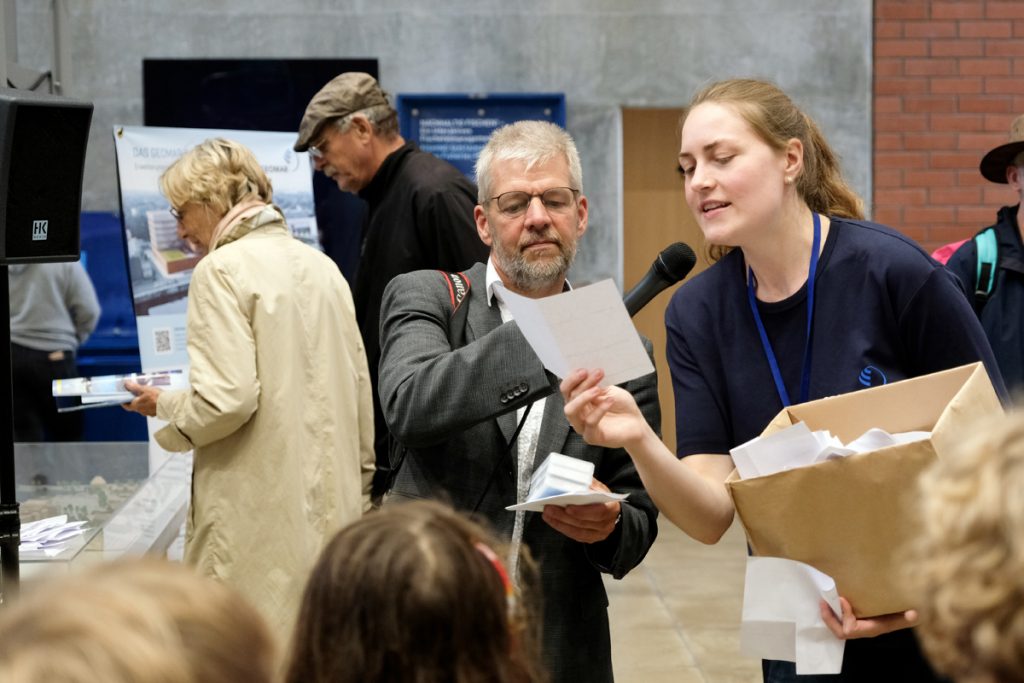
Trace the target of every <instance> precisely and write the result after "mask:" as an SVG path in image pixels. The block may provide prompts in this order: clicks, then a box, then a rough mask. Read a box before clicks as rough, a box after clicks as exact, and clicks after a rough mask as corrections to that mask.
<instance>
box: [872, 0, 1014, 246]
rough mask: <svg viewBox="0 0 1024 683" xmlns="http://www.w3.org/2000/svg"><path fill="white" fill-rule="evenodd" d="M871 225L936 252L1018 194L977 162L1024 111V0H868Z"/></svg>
mask: <svg viewBox="0 0 1024 683" xmlns="http://www.w3.org/2000/svg"><path fill="white" fill-rule="evenodd" d="M874 22H875V38H874V78H875V83H874V143H873V147H874V187H873V195H874V196H873V207H872V208H873V210H872V218H873V219H874V220H876V221H878V222H880V223H885V224H887V225H891V226H893V227H895V228H898V229H899V230H901V231H903V232H904V233H906V234H907V235H909V236H910V237H912V238H914V239H915V240H917V241H918V242H920V243H921V245H922V246H924V247H925V248H926V249H928V250H929V251H930V250H932V249H934V248H935V247H937V246H939V245H942V244H945V243H947V242H952V241H954V240H959V239H963V238H965V237H969V236H970V235H973V234H974V232H976V231H977V230H978V229H980V228H982V227H984V226H986V225H990V224H991V223H992V222H994V219H995V212H996V210H997V209H998V207H1000V206H1002V205H1004V204H1015V203H1016V201H1017V200H1016V195H1015V194H1014V193H1013V191H1012V190H1010V189H1009V188H1008V187H1007V186H1005V185H996V184H995V183H990V182H988V181H986V180H985V179H984V178H982V177H981V173H980V172H979V171H978V164H979V163H980V162H981V157H982V156H984V154H985V153H986V152H987V151H988V150H990V149H991V148H993V147H995V146H996V145H1000V144H1002V143H1004V142H1006V141H1007V138H1008V135H1009V130H1010V122H1011V121H1012V120H1013V119H1014V118H1015V117H1016V116H1017V115H1018V114H1024V1H1022V0H998V1H997V0H874Z"/></svg>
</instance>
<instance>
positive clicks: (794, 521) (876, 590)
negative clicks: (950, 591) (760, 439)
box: [726, 363, 1003, 617]
mask: <svg viewBox="0 0 1024 683" xmlns="http://www.w3.org/2000/svg"><path fill="white" fill-rule="evenodd" d="M1002 410H1003V408H1002V406H1001V404H1000V402H999V399H998V397H997V396H996V393H995V390H994V389H993V388H992V383H991V382H990V381H989V378H988V373H986V371H985V368H984V367H983V366H982V364H981V363H974V364H971V365H965V366H962V367H959V368H953V369H952V370H945V371H943V372H937V373H933V374H931V375H925V376H922V377H915V378H913V379H909V380H904V381H902V382H894V383H892V384H887V385H884V386H880V387H873V388H870V389H864V390H863V391H856V392H853V393H850V394H844V395H842V396H835V397H832V398H825V399H820V400H817V401H810V402H808V403H803V404H800V405H795V406H790V407H789V408H786V409H784V410H783V411H782V412H780V413H779V414H778V415H777V416H776V417H775V419H774V420H772V422H771V424H769V425H768V427H766V428H765V430H764V432H763V434H771V433H773V432H775V431H778V430H779V429H784V428H786V427H789V426H791V425H793V424H796V423H797V422H800V421H803V422H805V423H807V426H808V427H810V429H811V430H817V429H828V430H829V431H831V432H832V433H833V434H835V435H836V436H838V437H839V438H840V439H841V440H842V441H843V442H844V443H846V442H848V441H851V440H853V439H855V438H856V437H858V436H860V435H861V434H862V433H864V432H865V431H867V430H868V429H870V428H871V427H880V428H882V429H885V430H888V431H889V432H906V431H913V430H926V431H931V432H932V435H931V438H929V439H927V440H924V441H918V442H914V443H909V444H903V445H900V446H892V447H889V448H883V449H881V450H877V451H872V452H869V453H859V454H855V455H851V456H848V457H846V458H840V459H836V460H829V461H826V462H822V463H818V464H815V465H811V466H808V467H801V468H796V469H792V470H788V471H785V472H779V473H776V474H772V475H768V476H764V477H756V478H753V479H745V480H741V479H739V476H738V475H737V473H736V472H735V471H734V472H733V473H732V474H731V475H730V476H729V478H728V480H727V481H726V487H727V488H728V490H729V493H730V495H731V496H732V499H733V502H734V503H735V505H736V511H737V512H738V514H739V517H740V521H741V522H742V524H743V527H744V529H745V530H746V533H747V540H748V542H749V543H750V547H751V549H752V550H753V552H754V554H755V555H762V556H767V557H783V558H788V559H792V560H799V561H800V562H804V563H807V564H809V565H811V566H813V567H815V568H817V569H819V570H820V571H823V572H825V573H826V574H828V575H829V576H831V577H832V578H834V579H835V581H836V586H837V588H838V590H839V594H840V595H842V596H844V597H846V598H847V599H849V601H850V604H851V605H852V606H853V609H854V612H855V613H856V614H857V616H859V617H869V616H875V615H879V614H889V613H892V612H900V611H903V610H906V609H911V608H913V607H914V605H913V604H911V600H910V598H909V597H908V595H907V593H908V591H906V590H905V588H904V587H903V586H902V585H901V576H900V562H901V560H902V549H903V547H904V546H905V544H906V542H907V541H908V540H910V539H912V538H913V537H914V536H915V534H916V533H917V526H918V523H917V519H918V517H917V515H918V505H919V495H918V492H917V478H918V475H919V474H920V473H921V472H922V471H923V470H924V469H925V468H927V467H928V466H929V465H930V464H931V463H932V461H933V460H934V458H935V457H942V456H943V454H944V453H946V452H948V451H949V449H950V448H952V447H953V446H954V445H955V444H956V443H957V441H958V440H959V438H960V437H961V435H962V434H963V430H964V429H965V428H966V427H967V426H969V425H970V424H971V423H972V422H973V421H975V420H976V419H977V418H980V417H982V416H987V415H992V414H993V413H995V412H1001V411H1002Z"/></svg>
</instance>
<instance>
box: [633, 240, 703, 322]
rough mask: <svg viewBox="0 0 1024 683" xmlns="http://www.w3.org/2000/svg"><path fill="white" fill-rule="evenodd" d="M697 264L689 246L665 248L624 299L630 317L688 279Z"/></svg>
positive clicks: (680, 245)
mask: <svg viewBox="0 0 1024 683" xmlns="http://www.w3.org/2000/svg"><path fill="white" fill-rule="evenodd" d="M696 264H697V255H696V254H694V253H693V249H691V248H690V247H689V245H687V244H685V243H683V242H676V243H675V244H670V245H668V246H667V247H665V248H664V249H663V250H662V251H661V253H660V254H658V258H656V259H654V263H653V264H651V269H650V270H648V271H647V274H646V275H644V277H643V279H642V280H640V282H638V283H637V284H636V286H635V287H633V289H631V290H629V291H628V292H627V293H626V295H625V296H624V297H622V303H624V304H626V310H627V311H629V317H631V318H632V317H633V316H634V315H636V313H637V311H639V310H640V309H641V308H643V307H644V306H646V305H647V304H648V303H649V302H650V301H651V299H653V298H654V297H655V296H657V295H658V294H660V293H661V292H663V291H665V290H666V289H668V288H669V287H671V286H672V285H674V284H675V283H677V282H679V281H680V280H682V279H683V278H684V277H686V276H687V275H688V274H689V272H690V271H691V270H693V267H694V266H695V265H696Z"/></svg>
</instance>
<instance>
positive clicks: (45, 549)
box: [18, 515, 87, 557]
mask: <svg viewBox="0 0 1024 683" xmlns="http://www.w3.org/2000/svg"><path fill="white" fill-rule="evenodd" d="M85 525H86V522H85V521H84V520H83V521H78V522H69V521H68V516H67V515H57V516H56V517H47V518H46V519H40V520H37V521H35V522H26V523H24V524H22V525H21V539H20V542H19V545H18V552H19V553H21V554H23V555H25V556H27V557H28V556H33V555H36V556H38V555H42V556H45V557H54V556H56V555H59V554H60V553H61V552H63V551H64V550H65V548H66V543H67V541H69V540H71V539H72V538H74V537H76V536H80V535H82V534H83V533H85V532H86V531H87V529H86V527H85Z"/></svg>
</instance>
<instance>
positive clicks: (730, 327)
mask: <svg viewBox="0 0 1024 683" xmlns="http://www.w3.org/2000/svg"><path fill="white" fill-rule="evenodd" d="M758 306H759V309H758V310H759V311H760V315H761V319H762V321H763V322H764V326H765V329H766V330H767V333H768V338H769V340H770V341H771V344H772V348H773V349H774V352H775V356H776V358H777V359H778V363H779V368H780V371H781V374H782V377H783V381H784V382H785V384H786V390H787V392H788V393H789V397H790V400H791V401H792V402H794V403H797V402H799V401H800V398H799V397H800V375H801V369H802V363H803V354H804V344H805V340H806V336H807V335H806V326H807V285H806V283H805V284H804V286H803V287H801V289H800V290H799V291H798V292H796V293H795V294H793V295H792V296H791V297H789V298H787V299H785V300H784V301H779V302H774V303H764V302H758ZM665 325H666V328H667V331H668V343H667V355H668V363H669V368H670V369H671V372H672V385H673V390H674V392H675V403H676V443H677V446H676V448H677V453H678V455H679V456H680V457H682V456H686V455H692V454H695V453H728V452H729V449H730V448H732V447H734V446H737V445H739V444H741V443H743V442H745V441H748V440H749V439H752V438H753V437H755V436H757V435H758V434H760V433H761V431H762V430H763V429H764V428H765V427H766V426H767V425H768V423H769V422H770V421H771V420H772V418H774V417H775V415H776V414H778V412H779V411H780V410H782V408H783V405H782V401H781V399H780V398H779V395H778V392H777V390H776V388H775V383H774V381H773V379H772V375H771V369H770V367H769V365H768V360H767V358H766V356H765V351H764V348H763V347H762V345H761V340H760V337H759V336H758V332H757V327H756V325H755V323H754V317H753V314H752V313H751V311H750V304H749V303H748V300H747V288H746V272H745V266H744V262H743V254H742V253H741V252H740V251H739V250H738V249H736V250H733V251H731V252H730V253H729V254H727V255H726V256H725V257H724V258H723V259H722V260H721V261H719V262H718V263H716V264H715V265H714V266H712V267H711V268H709V269H708V270H706V271H704V272H703V273H701V274H699V275H698V276H696V277H694V278H693V280H691V281H689V282H687V283H686V284H684V285H683V286H682V287H680V288H679V290H678V291H677V292H676V293H675V294H674V295H673V297H672V300H671V302H670V303H669V306H668V309H667V310H666V312H665ZM978 360H982V361H984V362H985V366H986V368H987V369H988V371H989V375H990V376H991V377H992V378H993V384H994V385H995V387H996V391H997V392H998V393H999V394H1000V395H1001V396H1002V395H1005V390H1004V389H1003V386H1002V380H1001V379H1000V378H999V374H998V370H996V369H995V368H996V365H995V361H994V359H993V357H992V351H991V349H990V348H989V345H988V341H987V340H986V338H985V334H984V332H983V331H982V329H981V326H980V325H979V324H978V320H977V317H976V316H975V315H974V312H973V311H972V310H971V306H970V304H969V303H968V301H967V298H966V297H965V296H964V294H963V292H962V290H961V289H960V286H959V284H958V283H957V282H956V280H955V276H953V275H952V274H951V273H949V272H948V271H947V270H946V269H944V268H943V267H942V266H940V265H939V264H938V263H936V262H935V261H933V260H932V259H931V258H930V257H929V256H928V255H927V254H926V253H925V252H924V251H922V250H921V248H920V247H918V246H917V244H915V243H914V242H913V241H911V240H910V239H908V238H907V237H905V236H903V235H901V234H899V233H898V232H896V231H894V230H892V229H890V228H887V227H885V226H882V225H878V224H875V223H869V222H865V221H854V220H848V219H842V218H832V219H831V227H830V229H829V231H828V237H827V238H826V241H825V247H824V249H823V250H822V253H821V258H820V259H819V261H818V269H817V274H816V286H815V300H814V320H813V331H812V343H811V371H810V393H809V396H808V400H814V399H818V398H823V397H826V396H835V395H837V394H844V393H847V392H850V391H856V390H858V389H863V388H865V387H869V386H877V385H880V384H885V383H888V382H895V381H898V380H901V379H907V378H910V377H916V376H918V375H924V374H928V373H930V372H936V371H938V370H946V369H948V368H953V367H957V366H959V365H964V364H966V363H973V362H975V361H978Z"/></svg>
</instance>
